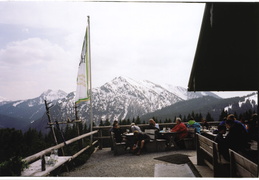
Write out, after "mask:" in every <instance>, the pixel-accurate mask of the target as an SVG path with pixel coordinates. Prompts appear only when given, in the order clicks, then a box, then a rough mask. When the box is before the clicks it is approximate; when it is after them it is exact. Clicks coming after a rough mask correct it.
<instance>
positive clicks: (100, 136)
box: [98, 129, 103, 150]
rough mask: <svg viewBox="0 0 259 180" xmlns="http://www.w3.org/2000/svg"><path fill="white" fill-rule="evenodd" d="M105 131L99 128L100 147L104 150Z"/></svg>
mask: <svg viewBox="0 0 259 180" xmlns="http://www.w3.org/2000/svg"><path fill="white" fill-rule="evenodd" d="M102 136H103V131H102V129H99V132H98V137H99V140H98V141H99V149H100V150H102V149H103V138H102Z"/></svg>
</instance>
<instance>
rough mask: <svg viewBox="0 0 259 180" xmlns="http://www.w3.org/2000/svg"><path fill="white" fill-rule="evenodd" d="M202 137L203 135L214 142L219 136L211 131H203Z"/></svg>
mask: <svg viewBox="0 0 259 180" xmlns="http://www.w3.org/2000/svg"><path fill="white" fill-rule="evenodd" d="M201 135H203V136H205V137H207V138H209V139H210V140H213V141H214V139H215V137H216V136H217V134H213V133H212V132H210V131H209V130H201Z"/></svg>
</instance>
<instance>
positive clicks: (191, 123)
mask: <svg viewBox="0 0 259 180" xmlns="http://www.w3.org/2000/svg"><path fill="white" fill-rule="evenodd" d="M187 127H188V128H195V130H196V132H197V133H199V134H200V133H201V125H200V123H198V122H196V121H195V120H194V118H191V119H190V120H189V121H188V123H187Z"/></svg>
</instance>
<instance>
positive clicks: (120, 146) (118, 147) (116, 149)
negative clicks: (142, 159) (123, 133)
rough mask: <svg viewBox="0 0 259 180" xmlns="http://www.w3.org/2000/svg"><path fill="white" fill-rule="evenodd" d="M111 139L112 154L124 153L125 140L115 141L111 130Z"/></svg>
mask: <svg viewBox="0 0 259 180" xmlns="http://www.w3.org/2000/svg"><path fill="white" fill-rule="evenodd" d="M111 141H112V150H113V154H114V155H121V154H125V153H126V152H127V151H126V150H125V149H126V142H123V141H122V142H120V143H117V142H116V139H115V137H114V133H113V132H111Z"/></svg>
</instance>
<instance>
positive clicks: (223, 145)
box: [214, 125, 229, 161]
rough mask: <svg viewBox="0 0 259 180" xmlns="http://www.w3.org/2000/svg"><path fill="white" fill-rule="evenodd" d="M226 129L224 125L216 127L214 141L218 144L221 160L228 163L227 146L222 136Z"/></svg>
mask: <svg viewBox="0 0 259 180" xmlns="http://www.w3.org/2000/svg"><path fill="white" fill-rule="evenodd" d="M226 131H227V128H226V126H224V125H219V126H218V134H217V136H216V137H215V139H214V141H215V142H216V143H218V147H219V153H220V154H221V155H222V156H223V158H224V159H225V160H227V161H229V152H228V145H227V144H226V139H225V138H224V136H223V134H226Z"/></svg>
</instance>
